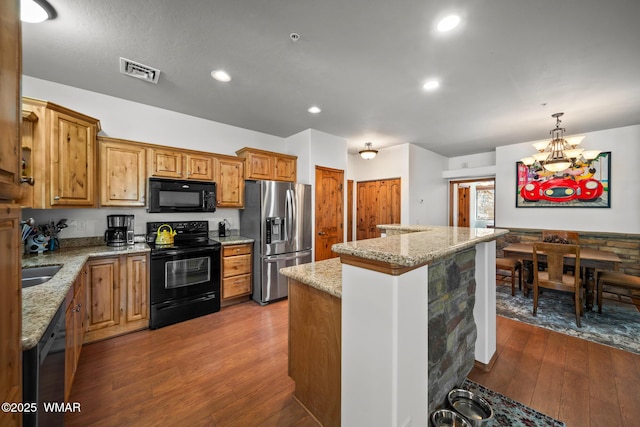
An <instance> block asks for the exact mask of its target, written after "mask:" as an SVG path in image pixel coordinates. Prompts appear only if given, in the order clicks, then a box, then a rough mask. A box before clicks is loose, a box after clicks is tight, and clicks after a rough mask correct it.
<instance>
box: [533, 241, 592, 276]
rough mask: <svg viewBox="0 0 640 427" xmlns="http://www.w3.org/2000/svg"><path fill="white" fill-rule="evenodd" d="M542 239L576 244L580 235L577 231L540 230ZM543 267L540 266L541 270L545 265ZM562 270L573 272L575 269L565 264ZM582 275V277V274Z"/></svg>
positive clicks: (578, 242)
mask: <svg viewBox="0 0 640 427" xmlns="http://www.w3.org/2000/svg"><path fill="white" fill-rule="evenodd" d="M542 241H543V242H547V243H564V244H572V245H578V244H580V235H579V234H578V232H577V231H566V230H542ZM543 267H544V268H542V270H545V269H546V266H543ZM578 271H580V270H578ZM564 272H565V273H571V274H575V270H574V268H573V267H572V266H565V267H564ZM581 273H584V272H581ZM582 277H584V275H583V276H582Z"/></svg>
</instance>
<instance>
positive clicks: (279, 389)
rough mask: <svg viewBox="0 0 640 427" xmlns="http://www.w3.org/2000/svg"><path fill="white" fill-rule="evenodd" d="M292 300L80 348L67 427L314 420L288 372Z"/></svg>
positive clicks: (240, 307)
mask: <svg viewBox="0 0 640 427" xmlns="http://www.w3.org/2000/svg"><path fill="white" fill-rule="evenodd" d="M287 323H288V304H287V301H282V302H276V303H273V304H269V305H267V306H265V307H260V306H259V305H258V304H256V303H254V302H246V303H242V304H239V305H236V306H232V307H228V308H225V309H223V310H222V311H220V312H219V313H215V314H212V315H208V316H204V317H200V318H198V319H193V320H190V321H187V322H183V323H179V324H177V325H172V326H168V327H165V328H161V329H158V330H155V331H149V330H146V331H140V332H135V333H132V334H128V335H123V336H121V337H117V338H113V339H110V340H107V341H102V342H98V343H94V344H89V345H86V346H84V347H83V349H82V353H81V355H80V363H79V366H78V371H77V373H76V379H75V382H74V384H73V389H72V391H71V395H70V397H69V401H70V402H80V404H81V412H80V413H68V414H67V416H66V418H65V425H68V426H94V425H95V426H125V425H129V426H131V425H135V426H169V425H171V426H187V425H188V426H242V427H246V426H265V427H266V426H300V427H304V426H313V427H316V426H317V425H318V424H317V423H316V422H315V420H314V419H313V418H312V417H311V416H310V415H308V414H307V412H306V411H305V410H304V409H303V408H302V406H301V405H300V404H299V403H298V402H297V401H296V400H294V399H293V397H292V393H293V389H294V383H293V381H292V380H291V379H290V378H289V377H288V376H287V348H288V333H287Z"/></svg>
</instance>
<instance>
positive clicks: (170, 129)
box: [22, 76, 286, 238]
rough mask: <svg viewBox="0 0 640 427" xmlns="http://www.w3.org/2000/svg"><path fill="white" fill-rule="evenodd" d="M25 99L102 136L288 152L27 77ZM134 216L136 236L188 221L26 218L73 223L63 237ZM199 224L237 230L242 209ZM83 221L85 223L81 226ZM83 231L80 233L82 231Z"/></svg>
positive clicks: (86, 212)
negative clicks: (153, 225) (85, 120)
mask: <svg viewBox="0 0 640 427" xmlns="http://www.w3.org/2000/svg"><path fill="white" fill-rule="evenodd" d="M22 94H23V96H27V97H30V98H37V99H42V100H46V101H51V102H53V103H55V104H59V105H62V106H64V107H67V108H70V109H72V110H76V111H79V112H81V113H84V114H86V115H89V116H91V117H95V118H96V119H99V120H100V124H101V126H102V132H101V135H107V136H110V137H114V138H123V139H129V140H134V141H140V142H147V143H151V144H158V145H167V146H172V147H179V148H187V149H194V150H202V151H209V152H214V153H220V154H227V155H235V151H236V150H238V149H240V148H243V147H254V148H261V149H265V150H270V151H276V152H286V151H285V143H284V139H283V138H280V137H276V136H273V135H267V134H264V133H259V132H254V131H251V130H248V129H242V128H239V127H235V126H230V125H226V124H223V123H218V122H213V121H210V120H205V119H200V118H197V117H193V116H188V115H185V114H181V113H176V112H173V111H168V110H163V109H161V108H156V107H151V106H148V105H144V104H140V103H137V102H131V101H127V100H124V99H120V98H114V97H112V96H107V95H102V94H99V93H96V92H90V91H87V90H84V89H78V88H75V87H72V86H66V85H62V84H58V83H53V82H49V81H46V80H41V79H36V78H33V77H29V76H23V79H22ZM108 214H134V215H135V216H136V234H144V232H145V223H146V222H147V221H165V220H166V221H172V220H179V219H184V215H183V216H179V215H177V214H166V215H165V214H148V213H147V212H146V211H145V210H144V209H128V208H120V209H118V208H114V209H56V210H34V209H25V210H24V211H23V218H29V217H33V218H34V219H36V221H38V223H42V222H46V221H48V220H49V219H53V220H55V221H56V222H57V221H58V220H59V219H61V218H67V219H69V228H67V229H65V230H63V231H62V233H61V234H60V237H62V238H70V237H91V236H101V235H103V233H104V230H105V229H106V226H107V225H106V222H107V220H106V215H108ZM189 218H190V219H193V220H204V219H207V220H209V227H210V228H211V229H214V230H217V223H218V221H220V220H222V219H223V218H227V219H228V220H229V221H230V223H231V227H232V228H236V229H237V228H238V227H239V224H240V216H239V211H238V210H237V209H219V210H217V211H216V212H215V213H213V214H189ZM77 221H80V222H81V223H80V225H81V226H80V227H78V223H77ZM79 228H80V230H79Z"/></svg>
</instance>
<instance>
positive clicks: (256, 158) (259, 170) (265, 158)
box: [247, 153, 273, 179]
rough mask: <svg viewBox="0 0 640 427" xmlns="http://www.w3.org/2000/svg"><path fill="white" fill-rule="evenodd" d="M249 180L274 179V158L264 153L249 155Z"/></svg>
mask: <svg viewBox="0 0 640 427" xmlns="http://www.w3.org/2000/svg"><path fill="white" fill-rule="evenodd" d="M247 178H248V179H273V156H271V155H266V154H262V153H248V156H247Z"/></svg>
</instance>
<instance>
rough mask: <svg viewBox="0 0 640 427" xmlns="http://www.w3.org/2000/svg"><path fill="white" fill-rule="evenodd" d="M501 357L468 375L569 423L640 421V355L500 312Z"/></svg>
mask: <svg viewBox="0 0 640 427" xmlns="http://www.w3.org/2000/svg"><path fill="white" fill-rule="evenodd" d="M497 320H498V321H497V329H498V334H497V337H498V338H497V339H498V342H497V351H498V359H497V361H496V363H495V365H494V366H493V368H492V369H491V371H490V372H482V371H481V370H479V369H476V368H474V369H473V370H472V371H471V373H470V374H469V378H470V379H471V380H473V381H476V382H477V383H480V384H482V385H484V386H485V387H488V388H490V389H492V390H495V391H497V392H499V393H502V394H504V395H506V396H509V397H510V398H512V399H514V400H517V401H518V402H521V403H524V404H525V405H528V406H530V407H532V408H534V409H536V410H538V411H540V412H543V413H545V414H547V415H549V416H552V417H554V418H557V419H559V420H561V421H564V422H565V423H566V425H567V427H600V426H602V427H605V426H606V427H608V426H613V425H616V426H627V427H634V426H638V425H639V423H640V421H639V420H640V356H639V355H636V354H633V353H629V352H625V351H622V350H617V349H614V348H611V347H607V346H604V345H601V344H596V343H593V342H590V341H585V340H581V339H579V338H575V337H571V336H569V335H564V334H560V333H557V332H554V331H550V330H547V329H542V328H537V327H534V326H530V325H527V324H525V323H520V322H517V321H515V320H511V319H506V318H504V317H500V316H498V319H497Z"/></svg>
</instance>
